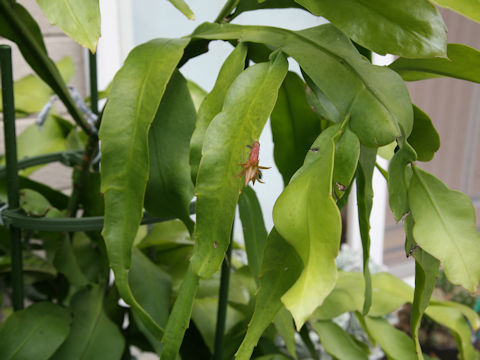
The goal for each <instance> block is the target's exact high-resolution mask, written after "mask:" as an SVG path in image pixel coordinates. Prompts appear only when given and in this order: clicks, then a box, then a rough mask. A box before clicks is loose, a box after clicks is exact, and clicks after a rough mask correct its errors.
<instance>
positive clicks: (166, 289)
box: [128, 247, 171, 354]
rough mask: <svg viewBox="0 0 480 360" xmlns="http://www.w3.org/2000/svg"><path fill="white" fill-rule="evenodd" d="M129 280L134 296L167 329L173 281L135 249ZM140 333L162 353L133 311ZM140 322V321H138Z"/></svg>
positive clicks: (157, 342)
mask: <svg viewBox="0 0 480 360" xmlns="http://www.w3.org/2000/svg"><path fill="white" fill-rule="evenodd" d="M128 280H129V282H130V287H131V288H132V292H133V295H134V296H135V298H136V299H137V300H138V302H139V303H140V305H141V306H142V307H143V308H144V309H145V310H146V311H147V312H148V313H149V314H150V316H151V317H152V318H153V319H154V320H155V321H156V323H157V324H159V325H160V326H161V327H165V325H166V323H167V318H168V310H169V305H170V293H171V280H170V278H169V276H168V275H167V274H165V273H164V272H163V271H162V270H161V269H160V268H159V267H157V266H156V265H155V264H154V263H152V262H151V261H150V260H149V259H148V258H147V257H146V256H145V255H144V254H143V253H142V252H141V251H140V250H138V249H137V248H136V247H134V248H133V254H132V268H131V270H130V273H129V276H128ZM133 315H134V318H135V320H136V322H137V326H138V327H139V329H140V331H141V332H142V333H143V334H144V335H145V336H146V338H147V339H148V340H149V341H150V343H151V345H152V346H153V348H154V349H155V351H156V352H157V353H158V354H159V353H160V351H161V345H160V342H159V341H158V340H157V339H155V337H154V336H152V334H150V332H149V331H148V330H147V329H146V328H145V326H144V325H143V323H142V322H141V321H137V319H138V315H137V314H136V312H135V309H134V310H133ZM138 320H139V319H138Z"/></svg>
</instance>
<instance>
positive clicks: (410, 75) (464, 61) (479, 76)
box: [389, 44, 480, 83]
mask: <svg viewBox="0 0 480 360" xmlns="http://www.w3.org/2000/svg"><path fill="white" fill-rule="evenodd" d="M447 57H448V58H431V59H405V58H399V59H397V60H395V61H394V62H393V63H392V64H390V65H389V67H390V68H391V69H393V70H395V71H396V72H398V73H399V74H400V75H401V76H402V78H403V79H404V80H405V81H416V80H423V79H433V78H438V77H445V76H448V77H453V78H457V79H463V80H468V81H473V82H477V83H478V82H480V71H479V70H478V63H479V61H480V52H479V51H478V50H477V49H474V48H471V47H469V46H467V45H462V44H448V46H447Z"/></svg>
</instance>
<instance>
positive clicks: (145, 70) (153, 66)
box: [100, 39, 188, 338]
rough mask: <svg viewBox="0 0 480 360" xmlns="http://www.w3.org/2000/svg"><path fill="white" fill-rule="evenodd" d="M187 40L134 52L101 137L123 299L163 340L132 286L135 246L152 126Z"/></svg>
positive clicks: (108, 217) (109, 226)
mask: <svg viewBox="0 0 480 360" xmlns="http://www.w3.org/2000/svg"><path fill="white" fill-rule="evenodd" d="M187 43H188V40H187V39H182V40H168V39H156V40H151V41H149V42H147V43H145V44H142V45H140V46H138V47H136V48H135V49H133V50H132V51H131V53H130V54H129V56H128V57H127V60H125V64H124V65H123V67H122V68H121V69H120V71H119V72H118V73H117V74H116V76H115V78H114V80H113V85H112V90H111V92H110V96H109V100H108V102H107V105H106V107H105V110H104V113H103V118H102V125H101V128H100V138H101V140H102V173H101V175H102V192H103V193H104V198H105V226H104V228H103V233H102V235H103V237H104V239H105V244H106V246H107V250H108V257H109V260H110V264H111V267H112V269H113V272H114V274H115V281H116V284H117V287H118V290H119V292H120V294H121V296H122V298H123V299H124V300H125V302H127V303H128V304H130V305H132V306H134V307H135V308H136V309H137V311H139V314H141V317H142V321H143V322H144V324H145V325H146V326H147V327H149V330H150V331H152V333H154V334H155V336H157V337H158V338H159V337H161V333H162V332H161V330H160V329H159V328H158V326H157V325H156V324H155V323H154V322H153V320H152V319H151V317H150V316H149V315H148V314H147V313H146V312H144V311H143V312H142V311H141V310H142V309H141V308H140V305H139V304H138V303H137V301H136V300H135V298H134V297H133V295H132V292H131V290H130V287H129V285H128V269H129V268H130V257H131V251H132V244H133V241H134V239H135V236H136V234H137V230H138V227H139V225H140V220H141V218H142V210H143V198H144V194H145V188H146V184H147V179H148V174H149V159H148V130H149V127H150V124H151V123H152V121H153V119H154V117H155V114H156V112H157V109H158V105H159V104H160V100H161V98H162V95H163V92H164V91H165V88H166V86H167V83H168V80H169V79H170V76H171V75H172V73H173V71H174V69H175V65H176V64H177V62H178V61H179V60H180V57H181V56H182V53H183V48H184V47H185V46H186V44H187Z"/></svg>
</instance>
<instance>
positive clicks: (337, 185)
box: [333, 127, 360, 199]
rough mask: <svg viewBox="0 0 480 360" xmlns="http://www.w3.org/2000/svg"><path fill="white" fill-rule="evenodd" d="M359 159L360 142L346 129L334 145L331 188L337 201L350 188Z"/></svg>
mask: <svg viewBox="0 0 480 360" xmlns="http://www.w3.org/2000/svg"><path fill="white" fill-rule="evenodd" d="M359 157H360V142H359V141H358V138H357V136H356V135H355V134H354V133H353V132H352V131H351V130H350V129H349V128H348V127H346V128H345V131H344V133H343V134H342V136H341V137H340V139H338V141H337V142H336V144H335V161H334V164H335V167H334V168H333V187H334V190H335V196H336V198H337V199H341V198H342V197H343V196H344V195H345V193H346V192H347V191H348V188H349V187H350V186H351V183H352V180H353V176H354V175H355V170H356V169H357V163H358V159H359Z"/></svg>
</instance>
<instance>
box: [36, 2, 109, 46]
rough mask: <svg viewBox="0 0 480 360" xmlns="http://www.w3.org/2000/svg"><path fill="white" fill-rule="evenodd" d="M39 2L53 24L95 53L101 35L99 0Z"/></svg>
mask: <svg viewBox="0 0 480 360" xmlns="http://www.w3.org/2000/svg"><path fill="white" fill-rule="evenodd" d="M37 3H38V5H40V8H41V9H42V11H43V12H44V14H45V15H46V16H47V19H48V21H50V23H51V24H53V25H57V26H58V27H59V28H60V29H62V30H63V32H64V33H65V34H67V35H68V36H70V37H71V38H72V39H73V40H75V41H76V42H77V43H79V44H80V45H82V46H84V47H86V48H89V49H90V51H91V52H92V53H95V51H96V49H97V42H98V38H99V37H100V7H99V5H98V0H84V1H74V0H67V1H51V0H37Z"/></svg>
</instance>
